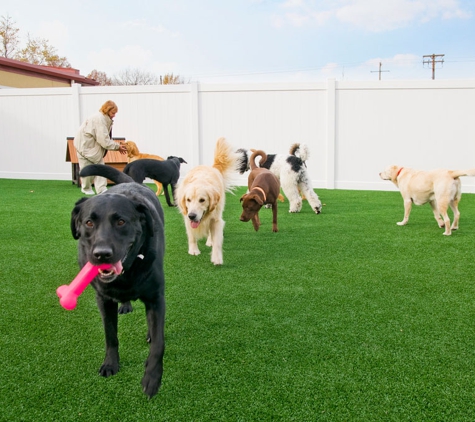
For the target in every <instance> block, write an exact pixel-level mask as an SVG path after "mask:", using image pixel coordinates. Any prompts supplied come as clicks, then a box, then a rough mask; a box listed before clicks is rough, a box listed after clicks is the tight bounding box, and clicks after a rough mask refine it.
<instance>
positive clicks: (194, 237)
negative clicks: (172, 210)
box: [176, 138, 239, 265]
mask: <svg viewBox="0 0 475 422" xmlns="http://www.w3.org/2000/svg"><path fill="white" fill-rule="evenodd" d="M238 159H239V155H238V154H237V153H235V152H233V148H232V146H231V145H230V144H229V143H228V142H227V141H226V140H225V139H224V138H219V139H218V141H217V143H216V147H215V151H214V163H213V165H212V166H205V165H200V166H197V167H194V168H193V169H191V170H190V172H189V173H188V174H187V175H186V176H185V177H184V178H183V180H182V181H181V182H180V183H179V185H178V187H177V190H176V200H177V204H178V207H179V209H180V211H181V213H182V214H183V217H184V221H185V226H186V233H187V236H188V253H189V254H190V255H199V254H200V250H199V248H198V240H200V239H202V238H204V237H207V242H206V246H210V247H211V248H212V249H211V262H212V263H213V264H214V265H222V264H223V250H222V249H223V230H224V221H223V210H224V204H225V199H226V192H227V191H231V190H232V188H233V180H232V175H233V173H234V172H237V165H238Z"/></svg>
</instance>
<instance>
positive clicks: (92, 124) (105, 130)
mask: <svg viewBox="0 0 475 422" xmlns="http://www.w3.org/2000/svg"><path fill="white" fill-rule="evenodd" d="M117 111H118V108H117V105H116V104H115V103H114V102H113V101H106V102H105V103H104V104H103V105H102V107H101V108H100V110H99V113H96V114H94V115H92V116H91V117H89V118H87V119H86V120H85V121H84V123H83V124H82V125H81V127H80V128H79V131H78V134H77V135H76V137H75V138H74V147H75V148H76V151H77V153H78V162H79V170H82V169H83V168H84V167H86V166H88V165H90V164H104V156H105V155H106V153H107V150H114V151H119V152H120V153H121V154H127V148H126V146H125V145H124V144H122V143H120V144H118V143H117V142H114V141H113V140H112V139H111V129H112V123H113V121H112V119H113V118H114V117H115V115H116V113H117ZM93 181H94V186H95V188H96V193H98V194H100V193H102V192H104V191H106V190H107V179H106V178H105V177H100V176H89V177H81V185H82V188H81V191H82V193H84V194H86V195H94V191H93V190H92V182H93Z"/></svg>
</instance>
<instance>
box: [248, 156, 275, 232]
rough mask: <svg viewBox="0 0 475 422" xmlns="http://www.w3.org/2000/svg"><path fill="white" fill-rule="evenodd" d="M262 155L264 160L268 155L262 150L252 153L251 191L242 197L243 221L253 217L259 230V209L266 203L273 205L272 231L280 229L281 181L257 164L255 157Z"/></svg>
mask: <svg viewBox="0 0 475 422" xmlns="http://www.w3.org/2000/svg"><path fill="white" fill-rule="evenodd" d="M257 156H260V157H261V161H262V162H264V161H266V159H267V155H266V153H265V152H264V151H262V150H257V151H254V152H253V153H252V155H251V159H250V166H251V173H249V177H248V179H247V186H248V188H249V192H248V193H246V194H244V195H243V196H242V197H241V202H242V214H241V218H240V220H241V221H244V222H246V221H249V220H251V219H252V225H253V226H254V230H255V231H257V230H259V226H260V225H261V221H260V220H259V211H260V209H261V208H262V206H263V205H264V204H271V205H272V231H273V232H277V231H279V230H278V228H277V199H278V198H279V194H280V181H279V179H278V178H277V177H276V176H274V174H273V173H272V172H271V171H270V170H267V169H266V168H260V167H257V166H256V163H255V159H256V157H257Z"/></svg>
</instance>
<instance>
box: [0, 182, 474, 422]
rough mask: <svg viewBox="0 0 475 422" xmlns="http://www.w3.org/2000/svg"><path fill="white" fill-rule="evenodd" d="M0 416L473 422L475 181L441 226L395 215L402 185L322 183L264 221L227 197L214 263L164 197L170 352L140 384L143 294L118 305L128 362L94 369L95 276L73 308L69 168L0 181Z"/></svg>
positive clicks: (428, 218) (98, 342)
mask: <svg viewBox="0 0 475 422" xmlns="http://www.w3.org/2000/svg"><path fill="white" fill-rule="evenodd" d="M0 192H1V198H2V199H1V201H0V216H1V220H0V239H1V242H0V257H1V258H0V260H1V261H0V262H1V265H0V300H1V304H2V306H1V310H0V312H1V313H0V315H1V316H0V362H1V371H0V374H1V378H0V421H173V422H174V421H473V420H474V419H475V373H474V372H475V371H474V368H475V347H474V346H475V329H474V327H475V304H474V298H475V285H474V283H473V279H474V274H475V271H474V270H475V268H474V267H475V264H474V259H473V256H474V246H475V195H472V194H464V195H463V198H462V201H461V205H460V210H461V213H462V217H461V221H460V229H459V230H458V231H455V232H453V234H452V236H443V235H442V232H443V229H439V228H438V227H437V224H436V222H435V220H434V219H433V216H432V212H431V210H430V207H429V206H424V207H414V208H413V211H412V215H411V220H410V221H409V224H408V225H407V226H404V227H399V226H397V225H396V222H397V221H400V220H402V216H403V205H402V199H401V197H400V194H399V193H398V192H370V191H347V190H325V189H320V190H317V192H318V194H319V195H320V198H321V200H322V202H323V203H324V204H325V206H324V207H323V212H322V213H321V214H320V215H316V214H315V213H314V212H313V211H312V210H311V209H310V207H309V205H308V203H307V202H306V201H305V202H304V205H303V208H302V212H301V213H299V214H289V212H288V202H285V203H279V215H278V219H279V232H278V233H273V232H272V230H271V227H272V224H271V219H272V217H271V211H270V210H267V209H263V210H262V211H261V213H260V215H261V221H262V226H261V229H260V230H259V232H255V231H254V230H253V228H252V224H251V223H250V222H248V223H242V222H240V221H239V216H240V213H241V204H240V202H239V198H240V196H241V194H242V193H244V188H239V189H238V190H237V191H236V194H235V195H228V197H227V204H226V210H225V214H224V219H225V221H226V227H225V237H224V265H223V266H220V267H215V266H214V265H212V264H211V262H210V251H209V248H207V247H206V246H205V244H204V241H202V242H201V243H200V248H201V251H202V254H201V255H200V256H190V255H188V253H187V250H188V247H187V240H186V234H185V229H184V225H183V220H182V216H181V215H180V214H179V212H178V210H177V209H174V208H169V207H168V206H167V205H166V203H165V201H164V198H163V197H160V201H161V202H162V205H163V206H164V211H165V221H166V258H165V276H166V298H167V317H166V330H165V333H166V352H165V370H164V376H163V384H162V388H161V390H160V391H159V393H158V395H157V396H155V397H154V398H153V399H152V400H148V399H147V397H146V396H145V395H144V394H143V393H142V392H141V385H140V380H141V378H142V376H143V363H144V361H145V359H146V357H147V353H148V345H147V343H146V341H145V335H146V331H147V328H146V321H145V316H144V307H143V305H142V304H141V303H140V302H135V303H134V308H135V311H134V312H133V313H132V314H128V315H121V316H120V318H119V340H120V353H121V369H120V371H119V373H118V374H117V375H115V376H113V377H111V378H107V379H106V378H102V377H100V376H99V375H98V369H99V366H100V365H101V363H102V359H103V357H104V356H103V355H104V334H103V328H102V323H101V319H100V315H99V312H98V310H97V307H96V304H95V298H94V291H93V289H92V288H91V287H88V288H87V289H86V290H85V292H84V293H83V294H82V295H81V296H80V298H79V300H78V305H77V308H76V309H75V310H73V311H66V310H64V309H63V308H62V307H61V306H60V305H59V301H58V298H57V296H56V293H55V291H56V288H57V287H58V286H59V285H61V284H69V283H70V282H71V281H72V280H73V278H74V277H75V276H76V274H77V273H78V271H79V268H78V266H77V259H76V258H77V252H76V246H77V245H76V241H75V240H74V239H73V238H72V236H71V233H70V228H69V218H70V212H71V209H72V207H73V205H74V203H75V201H76V200H77V199H78V198H80V197H81V196H83V195H82V194H81V193H80V191H79V189H78V188H77V187H76V186H73V185H72V184H71V183H70V182H65V181H30V180H7V179H2V180H0Z"/></svg>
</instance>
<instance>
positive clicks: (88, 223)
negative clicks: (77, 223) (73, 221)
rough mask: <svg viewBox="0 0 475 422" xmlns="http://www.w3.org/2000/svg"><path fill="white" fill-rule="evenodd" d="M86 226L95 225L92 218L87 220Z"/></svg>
mask: <svg viewBox="0 0 475 422" xmlns="http://www.w3.org/2000/svg"><path fill="white" fill-rule="evenodd" d="M86 227H89V228H92V227H94V223H93V222H92V221H91V220H87V221H86Z"/></svg>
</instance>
